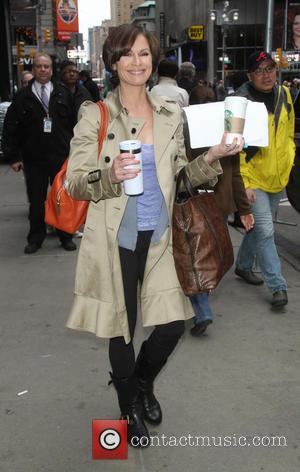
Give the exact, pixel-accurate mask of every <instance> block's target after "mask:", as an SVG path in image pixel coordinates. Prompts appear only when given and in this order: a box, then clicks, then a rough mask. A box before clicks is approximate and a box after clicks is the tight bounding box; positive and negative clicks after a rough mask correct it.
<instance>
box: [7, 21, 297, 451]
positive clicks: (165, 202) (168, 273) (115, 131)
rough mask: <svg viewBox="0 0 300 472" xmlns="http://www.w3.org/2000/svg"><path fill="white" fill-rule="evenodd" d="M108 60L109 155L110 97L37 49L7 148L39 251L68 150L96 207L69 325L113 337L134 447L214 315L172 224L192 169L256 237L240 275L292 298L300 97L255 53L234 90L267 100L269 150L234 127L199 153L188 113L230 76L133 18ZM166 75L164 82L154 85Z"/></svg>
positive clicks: (221, 91) (76, 191)
mask: <svg viewBox="0 0 300 472" xmlns="http://www.w3.org/2000/svg"><path fill="white" fill-rule="evenodd" d="M103 59H104V63H105V67H106V70H107V71H108V72H109V73H110V75H111V77H112V83H113V84H114V87H113V89H112V90H110V91H109V92H108V94H107V97H106V100H105V103H106V106H107V108H108V111H109V126H108V130H107V135H106V137H105V140H104V143H103V148H102V152H101V156H100V159H98V135H99V130H100V129H101V119H100V115H99V108H98V107H97V105H96V104H95V102H96V101H98V100H99V94H98V93H97V91H96V89H95V87H94V86H93V84H91V82H92V81H91V79H90V76H89V74H88V73H81V74H79V72H78V70H77V68H76V65H75V64H74V63H73V62H71V61H65V62H64V63H63V64H61V68H60V77H59V79H58V80H56V81H54V80H52V72H53V71H52V61H51V58H50V57H49V56H48V55H46V54H44V53H39V54H37V55H36V56H35V58H34V63H33V69H32V76H29V74H28V73H27V74H25V73H24V74H23V75H22V88H21V89H20V90H19V91H18V92H17V93H16V95H15V97H14V98H13V101H12V104H11V106H10V108H9V109H8V112H7V115H6V119H5V124H4V133H3V149H4V152H5V155H6V157H7V159H8V160H9V163H10V165H11V167H12V169H13V170H14V171H16V172H18V171H20V170H21V169H23V171H24V175H25V182H26V188H27V194H28V198H29V233H28V236H27V244H26V246H25V248H24V252H25V253H26V254H33V253H35V252H37V251H38V250H39V249H40V248H41V246H42V244H43V241H44V239H45V237H46V225H45V222H44V202H45V199H46V195H47V191H48V187H49V185H51V183H52V182H53V179H54V177H55V175H56V174H57V172H58V170H59V169H60V167H61V165H62V164H63V162H64V161H65V159H66V158H67V157H68V156H69V159H68V171H67V181H68V191H69V193H70V195H71V196H72V197H73V198H74V199H79V200H89V201H90V205H89V211H88V215H87V221H86V225H85V229H84V235H83V239H82V242H81V245H80V251H79V255H78V264H77V271H76V293H75V296H74V303H73V306H72V309H71V312H70V316H69V318H68V322H67V326H68V327H70V328H73V329H79V330H86V331H89V332H92V333H95V334H96V336H98V337H103V338H108V339H109V359H110V363H111V367H112V372H111V380H112V383H113V384H114V386H115V389H116V391H117V396H118V402H119V406H120V410H121V418H123V419H127V420H128V440H129V442H130V441H131V440H132V438H133V437H138V438H141V437H146V438H147V437H149V432H148V429H147V425H146V422H148V423H150V424H159V423H161V421H162V416H163V415H162V409H161V406H160V403H159V401H158V400H157V398H156V396H155V395H154V380H155V378H156V376H157V375H158V373H159V372H160V371H161V370H162V368H163V367H164V366H165V365H166V363H167V360H168V358H169V356H170V354H171V353H172V351H173V350H174V348H175V346H176V344H177V342H178V340H179V338H180V337H181V336H182V334H183V332H184V326H185V320H187V319H191V318H193V319H194V326H193V328H192V329H191V334H192V335H193V336H202V335H203V333H204V332H205V330H206V329H207V326H208V325H209V324H210V323H212V321H213V314H212V310H211V306H210V301H209V293H208V292H201V293H199V294H196V295H194V296H192V297H186V296H185V295H184V293H183V291H182V289H181V287H180V284H179V282H178V278H177V274H176V270H175V265H174V260H173V255H172V231H171V222H172V208H173V204H174V197H175V186H176V176H177V175H178V172H179V171H180V170H181V169H183V168H184V169H185V172H186V174H187V175H188V177H189V180H190V181H191V183H192V185H193V186H194V187H196V186H198V185H200V184H203V183H206V184H207V185H208V186H210V187H211V188H214V191H215V196H216V200H217V203H218V205H219V207H220V209H221V211H222V213H223V215H224V219H227V218H228V215H229V214H233V213H235V212H238V213H239V215H240V219H241V222H242V225H243V227H244V229H245V234H244V237H243V241H242V244H241V247H240V248H239V252H238V255H237V259H236V266H235V274H236V275H237V276H238V277H239V278H241V279H243V280H244V281H245V282H246V283H248V284H252V285H261V284H263V283H265V284H266V286H267V287H268V289H269V290H270V292H271V307H272V308H274V309H282V307H284V306H285V305H286V304H287V303H288V296H287V282H286V280H285V278H284V276H283V274H282V271H281V265H280V259H279V256H278V253H277V249H276V245H275V241H274V225H273V217H274V213H275V211H276V209H277V207H278V204H279V201H280V198H281V195H282V191H283V190H284V188H285V186H286V184H287V181H288V178H289V173H290V170H291V167H292V165H293V161H294V156H295V144H294V111H293V98H292V96H291V95H293V94H292V90H290V87H288V86H286V85H282V86H281V85H278V84H277V82H276V64H275V62H274V60H273V59H272V57H271V55H270V54H268V53H267V52H262V51H260V52H255V53H253V54H252V55H251V56H250V57H249V58H248V71H247V77H246V81H245V80H240V79H241V77H239V78H238V77H236V79H237V80H236V87H235V92H234V93H235V95H236V96H240V97H246V98H247V99H248V100H252V101H256V102H262V103H264V104H265V106H266V109H267V111H268V131H269V145H268V147H254V146H249V147H245V148H244V142H243V140H241V142H240V143H238V142H237V140H236V139H234V141H233V142H232V144H226V135H225V134H224V136H223V138H222V141H221V142H220V143H219V144H216V145H215V146H213V147H211V148H209V149H193V150H192V149H191V148H190V146H189V133H188V129H187V128H186V126H185V127H184V126H183V120H182V113H183V112H182V107H187V106H189V105H195V104H203V103H208V102H214V101H216V100H219V101H223V100H224V98H225V96H226V90H225V87H224V83H223V82H222V81H221V80H220V81H218V83H217V84H216V86H215V87H212V86H211V85H210V84H207V83H206V82H205V81H204V80H199V79H197V78H196V68H195V66H194V64H192V63H191V62H184V63H183V64H181V66H180V67H178V65H177V64H176V63H175V62H174V61H171V60H170V59H163V60H161V61H160V51H159V45H158V41H157V39H156V37H155V36H154V35H153V34H151V33H149V32H146V31H144V30H143V29H142V28H140V27H138V26H136V25H133V24H128V25H121V26H119V27H117V28H114V29H113V30H112V32H111V33H110V35H109V37H108V38H107V40H106V42H105V44H104V49H103ZM156 69H157V71H158V81H157V84H156V85H154V86H153V87H151V90H149V87H148V84H149V81H150V78H151V77H152V74H153V73H154V72H155V71H156ZM79 79H80V80H81V81H79ZM199 132H201V129H200V130H199ZM135 139H139V141H140V142H141V153H142V161H143V179H144V192H143V194H140V195H137V196H133V197H128V196H127V195H125V194H124V191H123V186H122V183H123V182H124V180H130V179H134V178H135V177H136V176H137V174H138V173H139V170H138V168H137V167H134V166H136V165H137V164H138V159H136V157H135V155H134V154H131V153H128V152H127V153H123V152H122V153H121V152H120V149H119V143H120V142H121V141H124V140H135ZM132 166H133V167H132ZM57 234H58V236H59V239H60V241H61V245H62V247H63V249H65V250H67V251H72V250H75V249H76V245H75V243H74V242H73V240H72V238H73V235H72V234H68V233H64V232H62V231H57ZM255 264H258V265H259V267H260V270H261V277H259V276H258V275H257V274H256V273H255V272H254V270H253V268H254V265H255ZM138 305H139V306H140V311H141V316H142V322H143V326H154V329H153V331H152V332H151V334H150V336H149V338H148V339H147V340H145V341H144V342H143V344H142V346H141V348H140V351H139V354H138V355H137V356H136V355H135V351H134V346H133V338H134V332H135V326H136V320H137V316H138ZM145 421H146V422H145Z"/></svg>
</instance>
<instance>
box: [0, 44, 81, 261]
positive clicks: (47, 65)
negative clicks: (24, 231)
mask: <svg viewBox="0 0 300 472" xmlns="http://www.w3.org/2000/svg"><path fill="white" fill-rule="evenodd" d="M32 72H33V75H34V78H33V79H32V80H31V81H30V82H29V85H28V87H26V88H24V89H22V90H20V91H19V92H17V94H16V95H15V97H14V99H13V101H12V104H11V106H10V107H9V109H8V111H7V114H6V117H5V121H4V128H3V151H4V154H5V156H6V158H7V159H8V161H9V162H10V164H11V167H12V169H13V170H14V171H16V172H18V171H20V170H21V169H22V168H24V174H25V180H26V187H27V193H28V197H29V222H30V230H29V233H28V236H27V241H28V244H27V245H26V246H25V249H24V252H25V254H32V253H35V252H36V251H38V250H39V249H40V247H41V246H42V243H43V241H44V239H45V237H46V224H45V222H44V217H45V209H44V204H45V200H46V196H47V190H48V185H49V183H50V184H52V182H53V180H54V177H55V175H56V174H57V172H58V171H59V170H60V168H61V166H62V164H63V162H64V161H65V159H66V158H67V157H68V155H69V151H70V141H71V138H72V136H73V127H74V126H75V123H76V119H77V116H76V110H75V105H74V100H73V97H72V94H71V93H70V91H69V90H68V89H67V88H66V87H63V86H62V85H59V84H58V85H55V84H53V83H52V82H51V77H52V60H51V57H50V56H48V55H47V54H43V53H39V54H37V55H36V56H35V58H34V62H33V69H32ZM57 233H58V236H59V238H60V241H61V244H62V247H63V248H64V249H65V250H66V251H73V250H75V249H76V245H75V244H74V242H73V241H72V235H71V234H68V233H65V232H63V231H59V230H58V231H57Z"/></svg>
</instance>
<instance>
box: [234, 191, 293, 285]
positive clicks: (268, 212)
mask: <svg viewBox="0 0 300 472" xmlns="http://www.w3.org/2000/svg"><path fill="white" fill-rule="evenodd" d="M255 193H256V201H255V202H254V203H252V205H251V208H252V213H253V215H254V218H255V225H254V228H253V230H252V231H250V232H249V233H247V234H245V236H244V238H243V241H242V244H241V247H240V249H239V252H238V255H237V260H236V266H237V267H238V268H239V269H242V270H252V267H253V264H254V259H255V256H257V260H258V263H259V266H260V268H261V271H262V275H263V277H264V279H265V282H266V284H267V286H268V287H269V289H270V290H271V291H272V292H273V293H274V292H277V291H278V290H286V289H287V284H286V281H285V279H284V278H283V276H282V274H281V265H280V259H279V256H278V253H277V249H276V245H275V240H274V224H273V217H274V215H275V212H276V210H277V208H278V204H279V201H280V198H281V195H282V193H281V192H279V193H269V192H264V191H263V190H260V189H256V190H255Z"/></svg>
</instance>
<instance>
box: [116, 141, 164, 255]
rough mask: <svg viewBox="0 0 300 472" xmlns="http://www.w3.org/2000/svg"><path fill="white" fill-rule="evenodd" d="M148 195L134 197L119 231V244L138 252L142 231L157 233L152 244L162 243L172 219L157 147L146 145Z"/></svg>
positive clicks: (145, 189)
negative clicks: (159, 174)
mask: <svg viewBox="0 0 300 472" xmlns="http://www.w3.org/2000/svg"><path fill="white" fill-rule="evenodd" d="M142 162H143V185H144V192H143V193H142V194H141V195H138V196H130V197H129V198H128V202H127V205H126V208H125V212H124V215H123V218H122V221H121V224H120V227H119V231H118V244H119V246H120V247H123V248H125V249H130V250H132V251H134V250H135V247H136V241H137V233H138V231H149V230H153V234H152V238H151V242H152V243H158V242H159V240H160V238H161V237H162V235H163V234H164V232H165V230H166V228H167V227H168V225H169V216H168V211H167V207H166V203H165V199H164V197H163V194H162V191H161V189H160V186H159V183H158V179H157V174H156V165H155V158H154V146H153V144H142Z"/></svg>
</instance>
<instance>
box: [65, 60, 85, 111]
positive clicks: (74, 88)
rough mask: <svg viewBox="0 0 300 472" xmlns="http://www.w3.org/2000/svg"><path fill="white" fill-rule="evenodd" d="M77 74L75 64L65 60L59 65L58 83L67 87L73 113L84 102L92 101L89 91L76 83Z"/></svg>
mask: <svg viewBox="0 0 300 472" xmlns="http://www.w3.org/2000/svg"><path fill="white" fill-rule="evenodd" d="M78 77H79V72H78V69H77V67H76V64H75V62H73V61H69V60H65V61H63V62H62V63H61V65H60V81H61V82H60V83H61V84H62V85H63V86H65V87H67V88H68V89H69V91H70V93H71V94H72V96H73V100H74V105H75V112H76V114H77V113H78V110H79V108H80V105H81V104H82V103H83V102H84V101H85V100H90V101H93V99H92V97H91V94H90V93H89V91H88V90H87V89H86V88H85V87H84V86H83V85H80V84H79V82H78Z"/></svg>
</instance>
